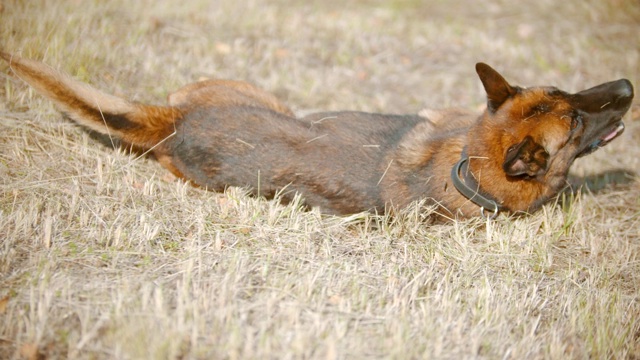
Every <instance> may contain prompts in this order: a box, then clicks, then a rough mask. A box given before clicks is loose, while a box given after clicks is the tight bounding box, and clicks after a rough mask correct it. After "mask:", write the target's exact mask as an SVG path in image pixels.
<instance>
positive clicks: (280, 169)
mask: <svg viewBox="0 0 640 360" xmlns="http://www.w3.org/2000/svg"><path fill="white" fill-rule="evenodd" d="M0 56H1V57H2V58H3V59H4V60H6V61H7V62H9V65H10V68H11V69H12V70H13V72H14V73H15V74H16V75H17V76H18V77H19V78H21V79H22V80H24V81H26V82H27V83H29V84H30V85H31V86H32V87H33V88H35V89H36V90H37V91H38V92H40V93H41V94H42V95H44V96H46V97H48V98H50V99H51V100H52V101H54V102H55V103H56V104H57V106H58V107H59V108H60V109H61V110H62V111H63V112H64V113H65V114H66V115H67V116H68V117H69V118H71V119H73V120H75V121H76V122H78V123H79V124H81V125H83V126H86V127H87V128H89V129H91V130H95V131H97V132H99V133H102V134H107V135H109V136H112V137H115V138H119V139H120V140H121V141H123V142H124V143H126V144H129V145H133V146H136V147H138V148H140V149H142V150H144V151H148V152H149V153H152V154H153V155H154V156H155V157H156V159H157V160H158V161H159V162H160V164H162V166H164V167H165V168H167V169H168V170H170V171H171V172H172V173H173V174H175V175H176V176H178V177H180V178H182V179H185V180H187V181H189V182H191V183H192V184H194V185H197V186H199V187H202V188H205V189H209V190H215V191H224V190H225V188H226V187H228V186H238V187H244V188H246V189H247V190H248V191H249V192H250V193H251V194H253V195H258V196H264V197H266V198H273V197H274V196H276V195H277V194H278V195H279V196H278V197H279V198H280V200H281V201H284V202H288V201H291V200H292V199H293V197H294V196H295V194H296V193H299V194H300V195H301V196H302V197H303V199H304V203H305V205H306V206H309V207H319V208H320V209H321V210H322V211H323V212H326V213H331V214H350V213H356V212H362V211H375V212H378V213H382V212H385V211H388V210H390V209H394V208H402V207H405V206H407V205H409V204H410V203H411V202H413V201H416V200H421V199H424V200H425V202H426V203H427V204H428V205H437V206H438V207H439V208H440V209H439V210H438V211H436V213H438V214H439V216H441V217H445V218H464V217H472V216H479V215H481V214H483V215H486V216H494V215H495V214H497V213H498V212H500V211H504V212H510V213H514V212H532V211H535V210H536V209H538V208H539V207H540V206H542V204H544V203H545V202H547V201H548V200H550V199H552V198H553V197H554V196H556V195H557V194H558V193H559V192H560V191H561V190H563V188H565V187H566V185H567V175H568V171H569V167H570V166H571V164H572V163H573V161H574V160H575V159H576V158H578V157H581V156H584V155H587V154H589V153H591V152H593V151H595V150H596V149H598V148H600V147H602V146H605V145H607V144H608V143H609V142H611V141H612V140H613V139H615V138H616V137H618V136H619V135H620V134H621V133H622V132H623V130H624V124H623V122H622V117H623V116H624V114H625V113H626V112H627V110H628V109H629V107H630V106H631V101H632V99H633V87H632V85H631V83H630V82H629V81H628V80H626V79H621V80H617V81H612V82H607V83H604V84H601V85H598V86H596V87H593V88H590V89H588V90H583V91H580V92H578V93H575V94H570V93H567V92H564V91H562V90H559V89H557V88H555V87H546V86H545V87H531V88H522V87H518V86H512V85H510V84H509V83H508V82H507V81H506V80H505V79H504V78H503V77H502V76H501V75H500V74H499V73H498V72H497V71H496V70H494V69H492V68H491V67H489V66H488V65H486V64H483V63H478V64H477V65H476V72H477V73H478V76H479V78H480V81H481V82H482V84H483V85H484V89H485V91H486V93H487V99H488V101H487V108H486V110H485V111H484V112H483V113H482V114H481V115H479V116H478V115H477V114H473V113H470V112H466V111H460V110H426V111H422V112H421V113H420V114H418V115H387V114H371V113H364V112H354V111H339V112H323V113H317V114H312V115H308V116H305V117H302V118H297V117H296V116H295V115H294V113H293V112H292V111H291V110H289V108H288V107H287V106H285V105H283V104H282V103H280V102H279V101H278V100H277V99H276V98H275V97H274V96H273V95H271V94H269V93H267V92H265V91H263V90H261V89H259V88H257V87H255V86H253V85H251V84H248V83H246V82H240V81H231V80H206V81H202V82H197V83H194V84H190V85H187V86H185V87H183V88H181V89H179V90H178V91H177V92H175V93H172V94H171V95H169V97H168V105H166V106H150V105H143V104H138V103H133V102H130V101H127V100H124V99H121V98H119V97H115V96H112V95H108V94H105V93H103V92H101V91H99V90H96V89H94V88H92V87H90V86H89V85H86V84H84V83H81V82H79V81H76V80H73V79H71V78H70V77H68V76H66V75H64V74H61V73H59V72H58V71H55V70H53V69H51V68H50V67H48V66H46V65H44V64H43V63H41V62H38V61H33V60H28V59H24V58H19V57H16V56H12V55H9V54H7V53H0Z"/></svg>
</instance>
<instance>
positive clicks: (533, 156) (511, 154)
mask: <svg viewBox="0 0 640 360" xmlns="http://www.w3.org/2000/svg"><path fill="white" fill-rule="evenodd" d="M548 160H549V153H548V152H547V151H546V150H545V149H544V147H542V145H540V144H538V143H536V142H535V141H534V140H533V138H532V137H531V136H527V137H526V138H524V140H522V141H521V142H520V143H518V144H516V145H514V146H512V147H510V148H509V150H508V152H507V156H506V158H505V160H504V163H503V164H502V168H503V169H504V172H505V173H506V174H507V175H509V176H521V175H527V176H531V177H533V176H537V175H541V174H544V173H545V172H546V171H547V161H548Z"/></svg>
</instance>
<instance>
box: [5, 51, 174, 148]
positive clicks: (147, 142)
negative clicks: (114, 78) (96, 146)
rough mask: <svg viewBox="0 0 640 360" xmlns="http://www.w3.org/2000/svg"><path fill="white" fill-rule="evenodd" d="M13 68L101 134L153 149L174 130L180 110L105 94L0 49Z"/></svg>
mask: <svg viewBox="0 0 640 360" xmlns="http://www.w3.org/2000/svg"><path fill="white" fill-rule="evenodd" d="M0 57H1V58H3V59H4V60H6V61H7V62H9V66H10V68H11V70H12V71H13V72H14V73H15V74H16V75H17V76H18V77H19V78H20V79H22V80H24V81H25V82H27V83H28V84H29V85H31V86H32V87H33V88H34V89H36V90H37V91H38V92H39V93H40V94H42V95H44V96H46V97H48V98H49V99H51V100H52V101H54V102H55V103H56V104H57V106H58V107H59V108H60V109H61V110H62V111H63V112H64V113H66V114H67V115H68V116H69V117H70V118H71V119H73V120H75V121H77V122H78V123H79V124H82V125H84V126H86V127H88V128H90V129H92V130H95V131H97V132H99V133H102V134H106V135H110V136H114V137H117V138H119V139H121V140H123V141H125V142H127V143H130V144H134V145H137V146H140V147H142V148H151V147H153V146H154V145H156V144H158V143H159V142H161V141H162V140H163V139H165V138H166V137H168V136H170V135H171V134H172V133H173V131H174V125H175V122H176V120H178V119H179V118H180V117H181V114H180V111H179V110H178V109H176V108H173V107H162V106H149V105H142V104H136V103H132V102H129V101H127V100H125V99H122V98H119V97H116V96H113V95H109V94H105V93H103V92H101V91H99V90H97V89H95V88H93V87H91V86H89V85H88V84H85V83H82V82H80V81H77V80H74V79H72V78H71V77H69V76H68V75H65V74H63V73H61V72H59V71H56V70H54V69H52V68H51V67H49V66H47V65H45V64H43V63H41V62H39V61H34V60H29V59H24V58H20V57H17V56H13V55H10V54H7V53H4V52H0Z"/></svg>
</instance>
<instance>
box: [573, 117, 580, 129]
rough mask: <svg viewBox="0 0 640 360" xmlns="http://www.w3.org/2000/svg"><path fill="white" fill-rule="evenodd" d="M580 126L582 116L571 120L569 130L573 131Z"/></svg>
mask: <svg viewBox="0 0 640 360" xmlns="http://www.w3.org/2000/svg"><path fill="white" fill-rule="evenodd" d="M580 124H582V116H580V115H576V116H574V117H572V118H571V130H575V129H576V128H577V127H578V126H579V125H580Z"/></svg>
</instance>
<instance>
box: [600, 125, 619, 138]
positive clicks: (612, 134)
mask: <svg viewBox="0 0 640 360" xmlns="http://www.w3.org/2000/svg"><path fill="white" fill-rule="evenodd" d="M622 130H624V124H623V123H620V125H618V127H617V128H615V129H614V130H613V131H612V132H611V133H609V135H607V136H605V137H603V138H602V141H609V140H611V139H613V138H614V137H616V136H617V135H618V134H619V133H620V132H622Z"/></svg>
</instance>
